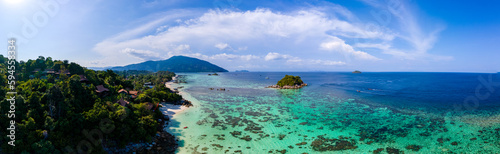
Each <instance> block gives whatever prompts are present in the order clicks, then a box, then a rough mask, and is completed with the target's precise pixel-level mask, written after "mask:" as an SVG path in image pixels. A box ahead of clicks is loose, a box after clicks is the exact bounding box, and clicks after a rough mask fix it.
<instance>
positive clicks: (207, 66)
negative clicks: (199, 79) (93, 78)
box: [109, 56, 229, 73]
mask: <svg viewBox="0 0 500 154" xmlns="http://www.w3.org/2000/svg"><path fill="white" fill-rule="evenodd" d="M109 69H110V70H115V71H125V70H145V71H152V72H157V71H169V72H176V73H178V72H229V71H228V70H226V69H224V68H222V67H219V66H217V65H214V64H212V63H210V62H207V61H204V60H201V59H197V58H192V57H186V56H173V57H170V58H169V59H166V60H159V61H146V62H142V63H138V64H130V65H126V66H117V67H111V68H109Z"/></svg>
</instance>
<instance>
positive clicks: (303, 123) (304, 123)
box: [299, 122, 307, 125]
mask: <svg viewBox="0 0 500 154" xmlns="http://www.w3.org/2000/svg"><path fill="white" fill-rule="evenodd" d="M306 124H307V122H302V123H300V124H299V125H306Z"/></svg>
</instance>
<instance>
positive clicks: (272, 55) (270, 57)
mask: <svg viewBox="0 0 500 154" xmlns="http://www.w3.org/2000/svg"><path fill="white" fill-rule="evenodd" d="M288 58H292V56H290V55H284V54H279V53H276V52H270V53H268V54H267V55H266V56H265V57H264V60H266V61H270V60H282V59H288Z"/></svg>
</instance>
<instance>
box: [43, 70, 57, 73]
mask: <svg viewBox="0 0 500 154" xmlns="http://www.w3.org/2000/svg"><path fill="white" fill-rule="evenodd" d="M43 73H45V74H54V73H55V71H54V69H46V70H45V71H43Z"/></svg>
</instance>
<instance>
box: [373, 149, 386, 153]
mask: <svg viewBox="0 0 500 154" xmlns="http://www.w3.org/2000/svg"><path fill="white" fill-rule="evenodd" d="M382 151H384V148H378V149H377V150H375V151H373V153H374V154H379V153H380V152H382Z"/></svg>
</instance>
